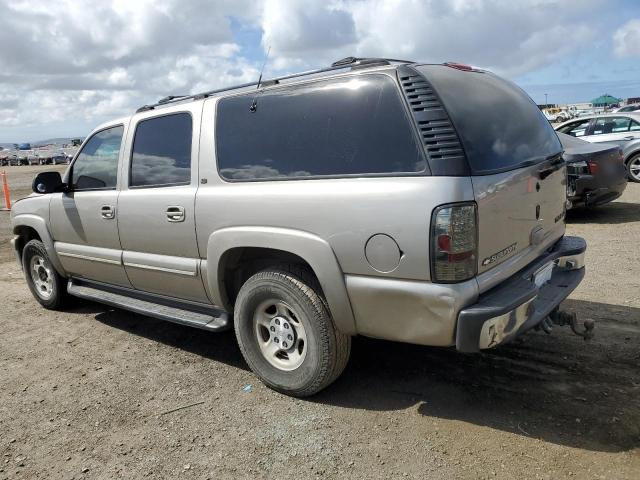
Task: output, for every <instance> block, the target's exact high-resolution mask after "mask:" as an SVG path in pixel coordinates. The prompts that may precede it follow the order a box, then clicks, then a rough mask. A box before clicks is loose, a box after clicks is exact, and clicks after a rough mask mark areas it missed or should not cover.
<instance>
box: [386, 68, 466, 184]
mask: <svg viewBox="0 0 640 480" xmlns="http://www.w3.org/2000/svg"><path fill="white" fill-rule="evenodd" d="M398 78H399V80H400V85H401V86H402V91H403V93H404V96H405V98H406V100H407V103H408V104H409V108H410V109H411V114H412V115H413V118H414V120H415V122H416V125H417V126H418V130H419V131H420V140H421V141H422V145H423V147H424V149H425V152H426V154H427V158H428V159H429V167H430V168H431V173H432V174H433V175H453V176H461V175H469V167H468V164H467V160H466V156H465V153H464V149H463V148H462V143H461V142H460V138H459V137H458V133H457V132H456V129H455V127H454V126H453V123H452V122H451V119H450V118H449V114H448V113H447V111H446V110H445V109H444V107H443V105H442V102H441V100H440V97H439V96H438V94H437V93H436V92H435V90H434V89H433V86H432V85H431V83H429V81H427V79H426V78H425V77H424V76H423V75H421V74H420V73H419V72H418V71H416V70H415V69H414V68H412V67H409V66H402V67H400V68H398Z"/></svg>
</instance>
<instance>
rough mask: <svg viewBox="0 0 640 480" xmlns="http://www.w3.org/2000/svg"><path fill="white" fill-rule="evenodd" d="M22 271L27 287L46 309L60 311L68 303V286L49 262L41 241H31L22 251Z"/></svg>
mask: <svg viewBox="0 0 640 480" xmlns="http://www.w3.org/2000/svg"><path fill="white" fill-rule="evenodd" d="M22 269H23V270H24V274H25V278H26V280H27V285H29V290H31V293H32V294H33V296H34V297H35V299H36V300H37V301H38V302H39V303H40V305H42V306H43V307H44V308H48V309H50V310H60V309H61V308H62V307H63V306H64V305H65V303H66V301H67V298H68V294H67V285H66V282H65V279H64V278H63V277H61V276H60V274H58V272H56V270H55V268H54V267H53V265H52V264H51V260H49V255H47V250H46V249H45V248H44V244H43V243H42V242H41V241H40V240H30V241H29V242H27V244H26V245H25V246H24V249H23V251H22Z"/></svg>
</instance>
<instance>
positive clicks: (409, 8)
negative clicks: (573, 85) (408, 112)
mask: <svg viewBox="0 0 640 480" xmlns="http://www.w3.org/2000/svg"><path fill="white" fill-rule="evenodd" d="M310 3H311V5H310ZM598 3H603V2H598V1H597V0H591V1H587V2H585V3H584V4H583V5H582V7H583V8H582V10H585V11H589V7H591V6H593V5H596V4H598ZM289 5H290V3H289V2H287V1H286V0H269V1H267V2H266V4H265V8H264V14H263V16H262V28H263V29H264V31H265V36H264V37H263V45H264V46H266V45H268V44H270V45H272V46H273V48H274V52H275V53H276V55H278V56H280V57H284V58H286V59H287V60H288V61H289V62H290V63H291V64H292V65H296V64H299V63H300V62H303V61H304V60H305V59H309V58H314V59H318V56H319V57H320V60H322V61H324V62H325V63H326V62H328V61H330V60H337V59H338V58H340V57H344V56H348V55H357V56H386V57H392V58H409V59H414V60H422V61H433V62H442V61H449V60H451V61H460V62H463V63H470V64H474V65H479V66H482V67H485V68H490V69H493V70H495V71H497V72H499V73H503V74H507V75H518V74H522V73H526V72H528V71H530V70H532V69H535V68H538V67H540V66H542V65H545V64H546V63H548V62H550V61H553V60H554V59H556V58H558V57H560V56H563V55H566V54H568V53H570V52H571V51H573V50H575V49H576V48H578V47H579V46H580V45H581V44H583V43H584V42H586V41H587V40H589V39H591V38H592V37H593V35H594V33H595V32H594V31H593V30H592V28H591V24H590V23H588V22H587V21H586V20H583V19H581V18H580V14H579V12H577V11H576V9H575V6H573V5H570V4H569V3H568V2H566V1H564V0H519V1H517V2H514V1H507V0H452V1H443V0H370V1H362V0H342V1H339V2H334V3H331V2H329V3H326V2H309V1H301V2H296V3H295V7H292V8H291V7H289V8H288V6H289ZM338 29H341V30H340V31H338ZM279 61H280V62H281V64H284V65H286V62H283V61H282V58H280V59H279Z"/></svg>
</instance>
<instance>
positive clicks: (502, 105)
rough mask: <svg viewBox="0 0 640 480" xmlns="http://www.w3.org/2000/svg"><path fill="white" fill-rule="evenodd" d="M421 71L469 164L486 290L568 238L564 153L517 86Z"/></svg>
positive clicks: (435, 69) (441, 70) (472, 75)
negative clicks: (436, 94)
mask: <svg viewBox="0 0 640 480" xmlns="http://www.w3.org/2000/svg"><path fill="white" fill-rule="evenodd" d="M419 68H422V69H423V71H424V72H425V74H426V76H427V78H428V80H429V81H431V82H432V84H433V87H434V89H435V90H436V91H437V93H438V95H439V96H440V98H441V100H442V103H443V105H444V107H445V109H446V110H447V112H448V115H449V117H450V118H451V121H452V123H453V125H454V127H455V130H456V132H457V135H458V137H459V138H460V140H461V143H462V146H463V148H464V153H465V157H466V160H467V162H468V164H469V168H470V173H471V180H472V183H473V190H474V196H475V200H476V203H477V205H478V273H479V274H480V275H479V277H478V279H479V282H480V288H481V290H486V289H487V288H490V287H491V286H493V285H494V284H496V283H497V282H498V281H500V280H501V279H503V278H505V277H506V276H508V275H511V274H513V273H515V272H516V271H518V270H519V269H521V268H522V267H524V266H525V265H527V264H528V263H530V262H531V260H533V259H534V258H535V257H537V256H539V255H540V254H541V252H542V251H543V250H544V249H545V248H547V247H549V246H550V245H551V244H552V243H553V242H555V241H556V240H557V239H558V238H560V237H561V236H562V235H563V233H564V229H565V227H564V212H565V205H566V168H565V166H564V161H563V159H562V146H561V144H560V141H559V140H558V136H557V135H556V133H555V131H554V130H553V128H552V127H551V125H550V124H549V122H548V121H547V120H546V118H545V116H544V114H543V113H542V112H541V111H540V110H539V109H538V107H537V106H536V105H535V103H533V101H532V100H531V99H530V98H529V97H528V96H527V95H526V94H525V93H524V92H523V91H522V90H521V89H520V88H518V87H517V86H516V85H514V84H512V83H510V82H507V81H505V80H503V79H501V78H499V77H497V76H495V75H493V74H491V73H489V72H483V71H468V70H460V69H457V68H451V67H447V66H441V65H440V66H437V65H433V66H428V67H419ZM497 267H500V268H497ZM489 272H491V273H489ZM483 274H484V275H483Z"/></svg>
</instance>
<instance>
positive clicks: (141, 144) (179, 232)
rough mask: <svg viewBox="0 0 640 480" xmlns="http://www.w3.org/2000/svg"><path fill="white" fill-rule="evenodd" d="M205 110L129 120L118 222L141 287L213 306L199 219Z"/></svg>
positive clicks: (195, 106) (130, 269) (195, 107)
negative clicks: (203, 274)
mask: <svg viewBox="0 0 640 480" xmlns="http://www.w3.org/2000/svg"><path fill="white" fill-rule="evenodd" d="M201 110H202V102H196V103H191V104H188V105H181V106H177V107H172V108H171V109H166V111H163V112H161V113H154V112H145V113H143V114H141V115H138V116H137V117H134V118H133V119H132V121H131V127H130V130H131V133H130V135H129V138H128V139H127V149H126V152H127V161H126V162H125V163H124V166H123V172H122V176H123V178H124V179H125V186H124V188H123V189H122V191H121V193H120V198H119V200H118V210H119V217H118V218H119V220H118V222H119V232H120V241H121V243H122V250H123V262H124V266H125V270H126V272H127V276H128V277H129V279H130V280H131V283H132V285H133V286H134V287H135V288H136V289H138V290H142V291H145V292H149V293H155V294H161V295H165V296H170V297H177V298H179V299H182V300H191V301H197V302H205V303H208V298H207V295H206V293H205V290H204V286H203V283H202V279H201V270H200V263H201V261H200V254H199V252H198V245H197V242H196V228H195V215H194V206H195V195H196V190H197V185H198V183H197V181H198V162H197V158H198V152H199V132H200V117H201Z"/></svg>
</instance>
